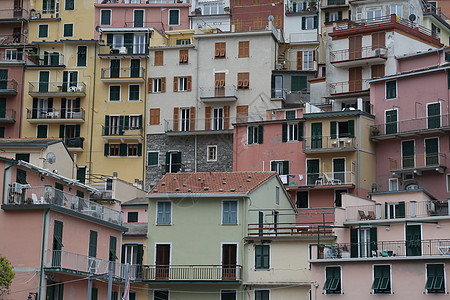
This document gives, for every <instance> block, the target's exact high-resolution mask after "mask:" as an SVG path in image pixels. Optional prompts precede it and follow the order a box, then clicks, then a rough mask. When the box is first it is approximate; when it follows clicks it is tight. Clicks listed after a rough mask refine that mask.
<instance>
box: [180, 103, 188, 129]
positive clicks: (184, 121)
mask: <svg viewBox="0 0 450 300" xmlns="http://www.w3.org/2000/svg"><path fill="white" fill-rule="evenodd" d="M180 131H189V108H181V109H180Z"/></svg>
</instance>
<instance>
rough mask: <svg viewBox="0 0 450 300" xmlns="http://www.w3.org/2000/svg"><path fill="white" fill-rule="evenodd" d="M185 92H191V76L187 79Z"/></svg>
mask: <svg viewBox="0 0 450 300" xmlns="http://www.w3.org/2000/svg"><path fill="white" fill-rule="evenodd" d="M187 90H188V92H190V91H192V76H188V77H187Z"/></svg>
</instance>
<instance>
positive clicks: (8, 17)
mask: <svg viewBox="0 0 450 300" xmlns="http://www.w3.org/2000/svg"><path fill="white" fill-rule="evenodd" d="M29 17H30V14H29V12H28V11H27V10H25V9H23V8H14V9H1V10H0V22H8V23H11V22H14V21H24V20H28V19H29Z"/></svg>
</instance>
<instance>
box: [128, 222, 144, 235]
mask: <svg viewBox="0 0 450 300" xmlns="http://www.w3.org/2000/svg"><path fill="white" fill-rule="evenodd" d="M123 226H124V227H126V228H128V232H126V233H125V234H124V235H125V236H147V228H148V224H147V223H125V224H123Z"/></svg>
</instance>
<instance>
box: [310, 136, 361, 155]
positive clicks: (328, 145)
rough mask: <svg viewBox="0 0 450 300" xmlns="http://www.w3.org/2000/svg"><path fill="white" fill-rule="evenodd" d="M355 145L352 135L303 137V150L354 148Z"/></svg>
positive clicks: (318, 150) (317, 150)
mask: <svg viewBox="0 0 450 300" xmlns="http://www.w3.org/2000/svg"><path fill="white" fill-rule="evenodd" d="M356 146H357V145H356V139H355V138H354V137H345V136H340V137H337V136H317V137H305V138H304V139H303V151H305V152H321V151H339V150H356Z"/></svg>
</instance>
